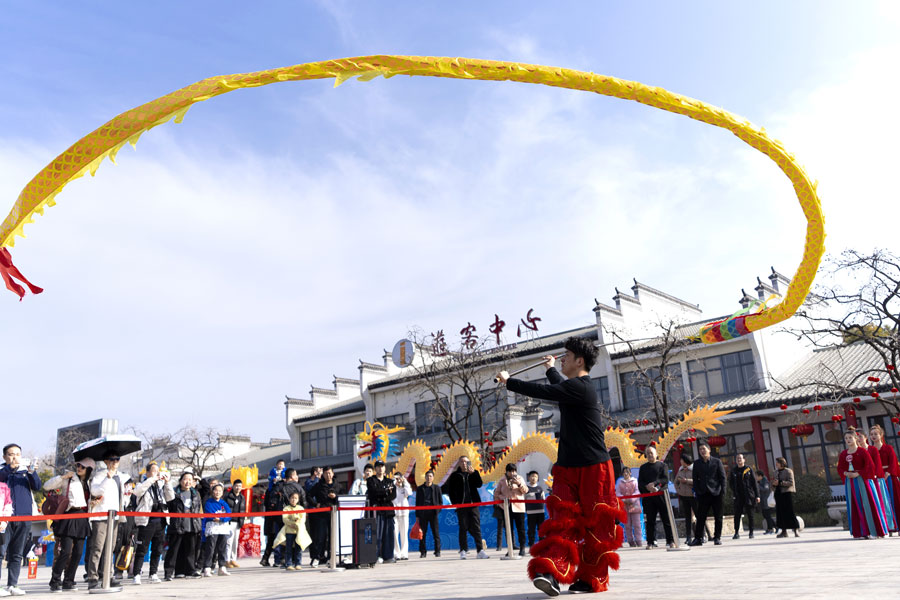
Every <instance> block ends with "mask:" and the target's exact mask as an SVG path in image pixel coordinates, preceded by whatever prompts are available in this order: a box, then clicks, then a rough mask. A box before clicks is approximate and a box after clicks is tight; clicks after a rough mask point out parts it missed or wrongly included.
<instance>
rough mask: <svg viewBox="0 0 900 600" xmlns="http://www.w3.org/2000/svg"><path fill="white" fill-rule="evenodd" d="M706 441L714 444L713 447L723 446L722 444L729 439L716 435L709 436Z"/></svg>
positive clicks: (711, 444)
mask: <svg viewBox="0 0 900 600" xmlns="http://www.w3.org/2000/svg"><path fill="white" fill-rule="evenodd" d="M706 441H707V442H709V445H710V446H712V447H713V448H721V447H722V446H724V445H725V444H727V443H728V440H726V439H725V438H724V437H723V436H721V435H714V436H712V437H710V438H707V440H706Z"/></svg>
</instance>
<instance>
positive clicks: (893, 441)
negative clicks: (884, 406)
mask: <svg viewBox="0 0 900 600" xmlns="http://www.w3.org/2000/svg"><path fill="white" fill-rule="evenodd" d="M866 420H867V421H868V422H869V428H870V429H871V428H872V425H881V428H882V429H883V430H884V443H885V444H890V445H891V446H893V447H894V452H896V453H897V456H900V425H898V424H895V423H892V422H891V417H890V415H880V416H877V417H869V418H867V419H866Z"/></svg>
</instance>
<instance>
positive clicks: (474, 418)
mask: <svg viewBox="0 0 900 600" xmlns="http://www.w3.org/2000/svg"><path fill="white" fill-rule="evenodd" d="M480 397H481V417H482V423H481V425H482V426H483V428H482V427H481V426H479V423H478V412H479V407H478V406H477V404H475V402H473V401H472V399H470V398H469V396H468V395H466V394H460V395H458V396H455V397H454V398H453V411H454V413H453V417H454V423H455V424H456V426H457V428H458V429H459V432H460V434H462V436H463V437H464V438H466V439H470V440H480V439H481V436H482V431H489V432H490V433H491V435H493V434H494V433H495V432H497V431H500V432H501V433H500V437H503V436H504V435H505V434H504V433H503V432H504V430H505V429H506V408H507V400H506V398H507V396H506V389H505V388H501V389H492V390H486V391H483V392H481V393H480ZM467 415H468V421H467V420H466V416H467Z"/></svg>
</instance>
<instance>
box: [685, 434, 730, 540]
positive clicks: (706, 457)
mask: <svg viewBox="0 0 900 600" xmlns="http://www.w3.org/2000/svg"><path fill="white" fill-rule="evenodd" d="M699 452H700V459H699V460H695V461H694V496H696V497H697V525H696V528H695V530H694V539H693V540H691V543H690V544H688V545H689V546H702V545H703V529H704V528H705V527H706V515H707V514H708V513H709V509H710V508H712V509H713V515H714V516H715V521H716V527H715V532H714V536H713V543H714V544H715V545H716V546H721V545H722V500H723V499H724V498H725V467H724V466H722V461H721V460H719V459H718V458H716V457H715V456H710V453H709V444H708V443H707V442H706V440H703V441H702V442H700V444H699Z"/></svg>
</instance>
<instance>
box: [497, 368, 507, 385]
mask: <svg viewBox="0 0 900 600" xmlns="http://www.w3.org/2000/svg"><path fill="white" fill-rule="evenodd" d="M497 380H498V381H499V382H500V385H506V382H507V381H509V372H508V371H500V372H499V373H497Z"/></svg>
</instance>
